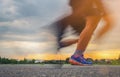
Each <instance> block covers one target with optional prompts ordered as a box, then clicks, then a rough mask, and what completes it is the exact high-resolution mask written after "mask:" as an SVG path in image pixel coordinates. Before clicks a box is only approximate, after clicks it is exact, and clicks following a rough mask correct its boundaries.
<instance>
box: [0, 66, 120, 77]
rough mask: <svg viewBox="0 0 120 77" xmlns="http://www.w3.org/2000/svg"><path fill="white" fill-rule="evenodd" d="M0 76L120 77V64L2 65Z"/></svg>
mask: <svg viewBox="0 0 120 77" xmlns="http://www.w3.org/2000/svg"><path fill="white" fill-rule="evenodd" d="M0 77H120V66H105V65H93V66H71V65H63V67H62V68H60V66H59V65H0Z"/></svg>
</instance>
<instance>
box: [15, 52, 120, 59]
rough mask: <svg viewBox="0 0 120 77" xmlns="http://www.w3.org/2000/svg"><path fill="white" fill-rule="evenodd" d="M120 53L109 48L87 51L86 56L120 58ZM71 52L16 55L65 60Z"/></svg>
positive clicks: (22, 57) (29, 57)
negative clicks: (106, 49)
mask: <svg viewBox="0 0 120 77" xmlns="http://www.w3.org/2000/svg"><path fill="white" fill-rule="evenodd" d="M119 55H120V50H108V51H99V52H98V51H97V52H96V51H93V52H90V53H89V52H88V53H87V52H86V53H85V57H86V58H92V59H118V57H119ZM70 56H71V54H70V53H69V54H67V53H64V54H58V55H56V54H29V55H27V56H26V57H25V56H15V58H17V59H24V57H25V58H27V59H38V60H39V59H42V60H53V59H54V60H65V59H66V58H68V57H70Z"/></svg>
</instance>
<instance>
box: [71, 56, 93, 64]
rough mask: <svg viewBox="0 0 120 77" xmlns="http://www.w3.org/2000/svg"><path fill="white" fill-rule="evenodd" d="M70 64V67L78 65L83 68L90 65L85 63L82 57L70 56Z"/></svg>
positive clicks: (88, 62) (87, 62)
mask: <svg viewBox="0 0 120 77" xmlns="http://www.w3.org/2000/svg"><path fill="white" fill-rule="evenodd" d="M69 62H70V64H72V65H80V66H85V65H92V62H90V61H86V59H85V58H84V56H83V55H80V56H75V55H73V56H71V58H70V59H69Z"/></svg>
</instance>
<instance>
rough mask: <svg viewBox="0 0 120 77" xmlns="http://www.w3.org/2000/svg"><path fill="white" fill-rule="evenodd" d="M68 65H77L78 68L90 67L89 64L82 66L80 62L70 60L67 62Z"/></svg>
mask: <svg viewBox="0 0 120 77" xmlns="http://www.w3.org/2000/svg"><path fill="white" fill-rule="evenodd" d="M69 63H70V64H71V65H78V66H90V65H91V64H82V63H80V62H78V61H76V60H73V59H70V60H69Z"/></svg>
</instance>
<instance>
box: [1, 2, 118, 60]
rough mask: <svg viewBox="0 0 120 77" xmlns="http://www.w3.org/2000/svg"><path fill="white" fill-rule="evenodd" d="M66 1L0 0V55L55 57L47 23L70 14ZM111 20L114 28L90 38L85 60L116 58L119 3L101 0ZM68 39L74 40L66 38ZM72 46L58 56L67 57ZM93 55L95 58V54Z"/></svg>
mask: <svg viewBox="0 0 120 77" xmlns="http://www.w3.org/2000/svg"><path fill="white" fill-rule="evenodd" d="M68 2H69V0H31V1H30V0H0V56H1V57H8V58H15V59H23V58H24V57H25V58H29V59H32V58H35V59H53V58H54V57H56V56H55V55H54V52H56V42H55V37H54V36H53V34H52V32H51V31H50V29H49V28H47V27H49V26H50V24H52V23H54V22H55V21H57V20H59V19H60V18H62V17H64V16H66V15H69V14H70V13H71V7H70V6H69V5H68ZM103 3H104V5H105V6H106V7H107V8H108V9H109V12H110V14H111V16H113V19H114V26H113V29H111V30H110V31H109V32H108V33H106V34H105V35H104V37H103V38H101V39H100V40H98V41H96V40H95V39H94V37H95V36H96V33H97V31H99V28H100V27H101V24H102V20H101V22H100V23H99V26H98V28H97V29H96V31H95V33H94V35H93V37H92V39H91V41H90V43H89V45H88V47H87V50H86V52H85V55H86V57H92V58H117V57H118V56H119V54H120V40H119V39H120V33H119V32H120V22H119V21H120V14H119V13H120V9H118V7H120V1H119V0H114V1H113V0H103ZM70 34H71V33H70V32H69V33H68V35H69V38H72V37H74V36H73V35H70ZM75 47H76V44H75V45H72V46H69V47H66V48H63V49H61V52H60V55H61V56H60V55H58V57H59V56H60V57H62V58H64V59H65V58H66V57H69V56H70V55H71V54H72V53H73V52H74V51H75ZM95 54H96V55H95Z"/></svg>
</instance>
